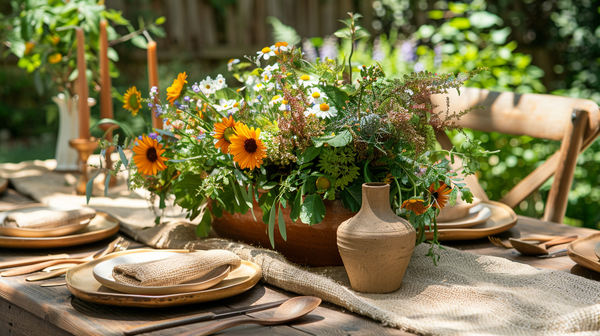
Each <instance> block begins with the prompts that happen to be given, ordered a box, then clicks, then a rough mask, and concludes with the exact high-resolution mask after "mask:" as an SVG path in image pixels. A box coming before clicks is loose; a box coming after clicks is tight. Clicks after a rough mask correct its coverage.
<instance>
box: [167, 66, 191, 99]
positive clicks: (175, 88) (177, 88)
mask: <svg viewBox="0 0 600 336" xmlns="http://www.w3.org/2000/svg"><path fill="white" fill-rule="evenodd" d="M186 78H187V75H186V74H185V71H184V72H182V73H180V74H179V75H177V79H174V80H173V84H172V85H171V87H168V88H167V100H168V101H169V102H170V103H171V104H173V103H175V100H177V98H179V96H180V95H181V91H183V86H184V85H185V84H186V83H187V81H186V80H185V79H186Z"/></svg>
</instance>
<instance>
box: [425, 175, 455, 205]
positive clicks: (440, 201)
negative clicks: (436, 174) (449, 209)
mask: <svg viewBox="0 0 600 336" xmlns="http://www.w3.org/2000/svg"><path fill="white" fill-rule="evenodd" d="M450 192H452V188H449V187H448V185H446V183H444V182H440V187H439V188H437V189H435V183H432V184H431V185H430V186H429V193H430V194H431V196H433V204H432V205H433V207H434V208H438V209H440V210H442V209H443V208H444V207H445V206H446V204H448V199H449V198H450V196H448V194H450Z"/></svg>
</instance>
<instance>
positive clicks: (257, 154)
mask: <svg viewBox="0 0 600 336" xmlns="http://www.w3.org/2000/svg"><path fill="white" fill-rule="evenodd" d="M235 131H236V134H235V135H232V136H231V138H230V139H231V148H230V149H229V151H230V152H231V154H233V161H235V162H237V163H238V164H239V165H240V168H242V169H244V168H250V169H254V168H258V167H260V165H261V164H262V163H263V158H264V157H266V156H267V153H266V152H267V148H266V146H265V145H264V144H263V143H262V141H261V140H260V139H259V137H260V128H257V129H256V130H254V127H252V128H248V126H246V125H245V124H242V123H239V124H238V125H236V126H235Z"/></svg>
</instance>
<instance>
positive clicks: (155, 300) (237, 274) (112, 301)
mask: <svg viewBox="0 0 600 336" xmlns="http://www.w3.org/2000/svg"><path fill="white" fill-rule="evenodd" d="M148 251H153V250H131V251H123V252H117V253H112V254H109V255H107V256H106V257H104V258H100V259H98V260H94V261H91V262H88V263H86V264H83V265H81V266H77V267H74V268H72V269H70V270H69V271H68V272H67V276H66V282H67V287H68V288H69V291H70V292H71V293H72V294H73V295H75V296H76V297H78V298H80V299H82V300H85V301H90V302H93V303H98V304H104V305H111V306H128V307H145V308H160V307H171V306H180V305H186V304H192V303H200V302H208V301H215V300H220V299H224V298H228V297H231V296H234V295H238V294H241V293H243V292H245V291H247V290H249V289H250V288H252V287H253V286H254V285H256V283H257V282H258V281H259V280H260V277H261V271H260V267H259V266H258V265H257V264H255V263H252V262H249V261H245V260H242V265H241V266H240V267H238V268H237V269H235V270H233V271H232V272H230V273H229V275H228V276H227V277H226V278H225V279H223V281H221V282H219V283H218V284H217V285H216V286H213V287H211V288H209V289H206V290H203V291H199V292H191V293H182V294H168V295H140V294H124V293H119V292H116V291H114V290H112V289H110V288H107V287H105V286H103V285H102V284H101V283H99V282H98V281H96V279H94V276H93V270H94V267H96V265H98V264H99V263H101V262H103V261H105V260H109V259H112V258H116V257H120V256H123V255H128V254H134V253H144V252H148ZM163 251H165V252H177V253H188V251H187V250H163Z"/></svg>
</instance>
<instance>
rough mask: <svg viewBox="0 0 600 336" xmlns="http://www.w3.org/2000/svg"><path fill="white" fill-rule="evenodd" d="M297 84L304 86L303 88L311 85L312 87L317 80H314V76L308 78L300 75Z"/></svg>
mask: <svg viewBox="0 0 600 336" xmlns="http://www.w3.org/2000/svg"><path fill="white" fill-rule="evenodd" d="M298 82H299V83H300V84H301V85H302V86H304V87H308V86H311V85H314V84H316V83H317V80H316V79H315V77H314V76H309V75H302V76H300V79H299V80H298Z"/></svg>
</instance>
